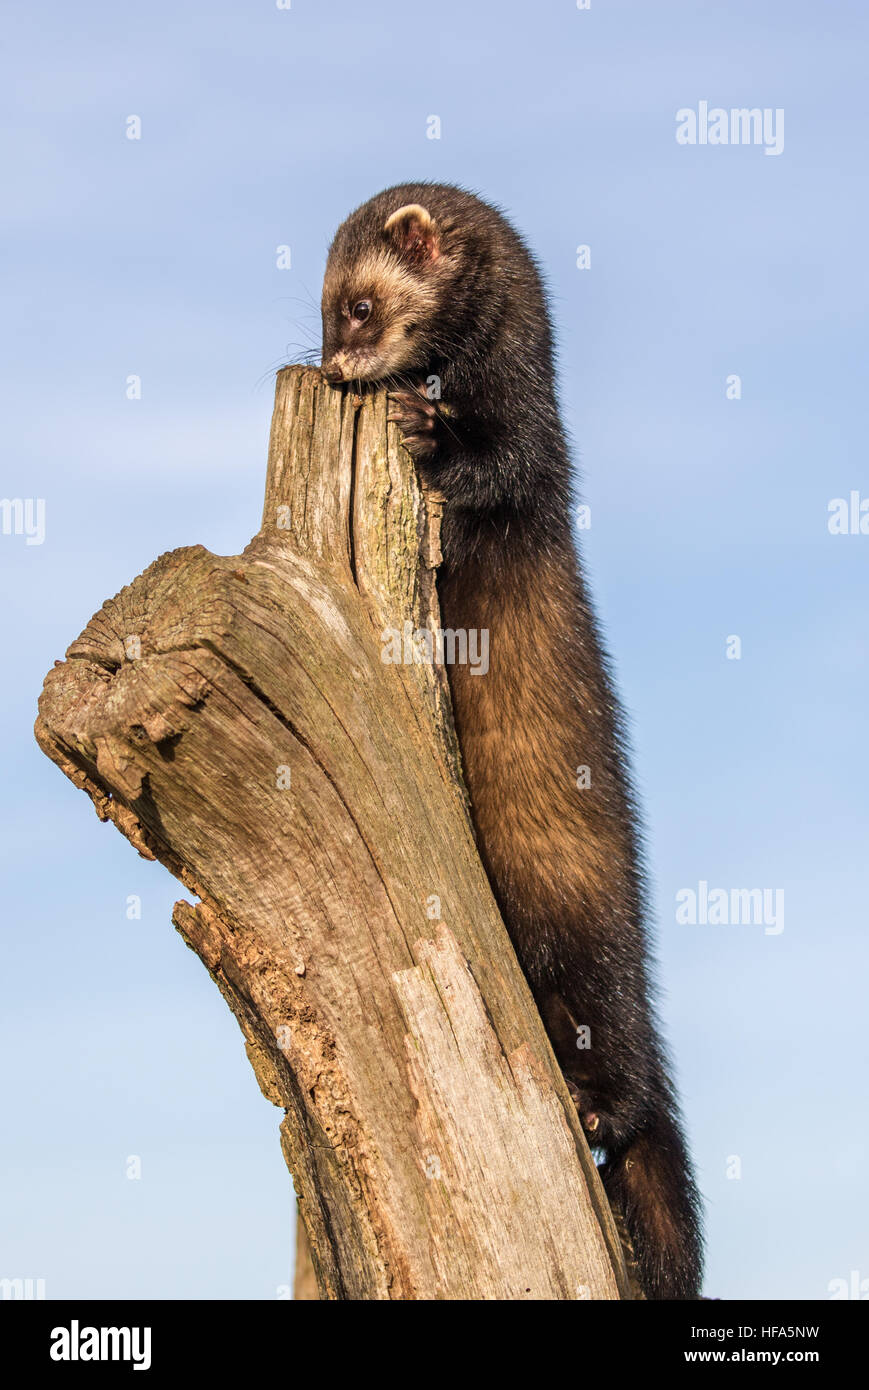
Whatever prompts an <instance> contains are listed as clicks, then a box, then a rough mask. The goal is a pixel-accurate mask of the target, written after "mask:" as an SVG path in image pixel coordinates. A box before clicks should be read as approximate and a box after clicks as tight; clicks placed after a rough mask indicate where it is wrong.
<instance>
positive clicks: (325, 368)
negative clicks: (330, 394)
mask: <svg viewBox="0 0 869 1390" xmlns="http://www.w3.org/2000/svg"><path fill="white" fill-rule="evenodd" d="M320 371H321V372H322V373H323V375H324V377H325V378H326V380H327V381H328V382H329V384H330V386H337V385H338V383H339V382H341V381H343V380H344V373H343V371H342V370H341V368H340V367H339V366H337V365H336V363H334V362H324V363H323V365H322V366H321V368H320Z"/></svg>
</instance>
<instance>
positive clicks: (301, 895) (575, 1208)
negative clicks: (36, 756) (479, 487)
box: [36, 368, 627, 1299]
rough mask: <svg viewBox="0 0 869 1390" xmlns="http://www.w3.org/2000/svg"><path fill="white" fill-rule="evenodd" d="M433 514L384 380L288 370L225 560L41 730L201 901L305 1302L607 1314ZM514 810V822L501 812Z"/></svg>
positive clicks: (138, 601)
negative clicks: (457, 709) (292, 1211)
mask: <svg viewBox="0 0 869 1390" xmlns="http://www.w3.org/2000/svg"><path fill="white" fill-rule="evenodd" d="M437 511H438V506H437V500H436V499H435V498H431V497H430V498H428V499H426V498H425V497H424V495H423V493H422V492H421V490H420V487H419V485H418V482H417V479H416V475H415V472H414V469H413V467H412V464H411V462H410V460H409V458H408V457H407V455H406V453H405V451H404V450H403V449H402V447H401V445H400V442H399V439H398V435H397V432H396V429H395V427H394V426H393V425H388V424H387V421H386V402H385V397H384V395H383V394H382V393H376V394H372V395H369V396H366V397H365V398H364V399H360V398H357V397H353V396H351V395H346V394H345V395H342V394H341V393H339V392H336V391H335V390H333V389H332V388H330V387H328V386H327V385H326V384H325V382H324V381H323V379H322V378H321V376H320V374H319V373H318V372H315V371H312V370H305V369H302V368H289V369H286V370H285V371H283V372H281V373H280V374H279V377H278V382H277V393H276V403H275V413H274V419H273V424H272V434H271V441H270V447H269V468H268V480H267V486H266V499H265V506H264V512H263V524H262V529H261V530H260V532H259V534H258V535H257V536H256V537H255V538H254V540H253V541H252V542H251V543H250V545H249V546H248V547H247V549H246V550H245V551H244V553H243V555H241V556H235V557H228V558H227V557H219V556H215V555H211V554H210V553H209V552H208V551H206V550H204V549H203V548H202V547H198V546H196V547H192V548H188V549H183V550H178V551H174V552H172V553H171V554H167V555H164V556H162V557H161V558H160V559H159V560H157V561H156V562H155V563H154V564H153V565H151V566H150V567H149V569H147V570H146V571H145V573H144V574H143V575H141V576H140V577H139V578H138V579H137V580H135V581H134V582H133V583H132V584H131V585H129V586H128V587H127V588H125V589H123V590H122V591H121V592H120V593H119V594H118V595H117V596H116V597H115V598H114V599H111V600H109V601H108V602H107V603H106V604H104V606H103V608H102V609H101V610H100V612H99V613H97V614H96V615H95V617H94V618H93V619H92V620H91V622H90V623H89V624H88V626H87V628H86V629H85V631H84V632H83V634H82V635H81V637H79V638H78V639H77V641H75V642H74V643H73V644H72V646H71V647H70V648H69V651H68V653H67V660H66V662H65V663H62V664H59V665H58V666H57V667H56V668H55V669H54V670H53V671H51V672H50V673H49V675H48V677H47V679H46V682H45V689H44V692H43V695H42V698H41V700H40V716H39V719H38V720H37V727H36V732H37V737H38V739H39V742H40V745H41V746H42V748H43V749H44V750H45V752H46V753H47V754H48V756H49V757H51V758H53V759H54V761H55V762H57V763H58V765H59V766H60V767H61V768H62V769H63V771H64V772H65V773H66V774H67V775H68V776H69V777H71V778H72V780H73V781H74V782H75V783H76V784H77V785H78V786H81V787H83V788H84V789H85V790H86V791H87V792H88V794H89V795H90V796H91V798H92V799H93V802H94V805H95V807H96V810H97V813H98V815H99V816H100V817H101V819H107V818H108V819H111V820H113V821H114V822H115V824H116V825H117V826H118V828H119V829H120V830H121V831H122V832H123V834H125V835H126V836H127V838H128V839H130V840H131V842H132V843H133V844H134V845H135V846H136V848H137V849H138V850H139V851H140V853H142V854H144V855H145V856H148V857H155V856H156V857H157V858H159V859H160V860H162V862H163V863H164V864H166V865H167V866H168V867H169V868H170V869H171V871H172V872H173V873H175V874H176V875H177V876H178V877H179V878H181V879H182V881H183V882H184V883H185V885H186V886H187V887H188V888H189V889H190V890H191V892H193V893H194V894H196V895H198V897H199V899H200V901H199V902H198V903H197V904H196V905H191V904H189V903H186V902H180V903H178V904H177V906H176V909H175V914H174V921H175V923H176V926H177V927H178V930H179V931H180V932H181V934H182V936H183V937H184V939H185V940H186V941H187V943H188V945H190V946H191V947H192V948H193V949H194V950H195V951H196V952H197V953H198V955H199V956H200V957H201V959H202V961H203V962H204V964H205V965H206V967H207V969H208V970H209V972H210V973H211V975H212V978H213V979H214V980H215V982H216V984H217V985H218V987H219V988H220V990H221V991H222V993H223V994H224V996H225V998H226V1000H227V1002H228V1004H229V1005H230V1007H231V1008H232V1010H233V1012H234V1013H235V1015H236V1017H237V1018H238V1021H239V1023H240V1025H241V1028H242V1032H243V1034H244V1037H245V1042H246V1047H247V1051H248V1055H249V1057H250V1061H251V1064H252V1066H253V1068H254V1071H255V1073H256V1075H257V1078H258V1080H259V1083H260V1086H261V1088H262V1090H263V1092H264V1094H265V1095H266V1096H267V1097H268V1098H269V1099H270V1100H272V1101H273V1102H274V1103H275V1104H276V1105H279V1106H281V1107H282V1108H284V1109H285V1110H286V1117H285V1119H284V1121H283V1123H282V1126H281V1131H282V1145H283V1148H284V1152H285V1155H286V1159H287V1163H288V1166H289V1168H290V1171H291V1173H292V1174H293V1177H294V1181H295V1185H296V1190H297V1193H298V1196H299V1209H300V1212H301V1214H302V1216H303V1219H304V1222H305V1227H306V1232H307V1236H308V1239H309V1241H310V1247H311V1254H312V1257H313V1262H314V1266H315V1268H316V1271H317V1280H318V1283H319V1290H320V1296H321V1297H323V1298H366V1299H371V1298H389V1299H437V1298H506V1299H521V1298H557V1299H575V1298H578V1297H579V1298H615V1297H618V1296H619V1291H620V1290H621V1292H622V1296H627V1292H626V1283H625V1275H624V1267H623V1262H622V1258H621V1251H620V1247H619V1244H618V1240H617V1237H616V1234H615V1230H614V1227H613V1224H612V1219H611V1217H610V1214H609V1209H608V1207H607V1205H606V1200H605V1198H604V1196H603V1191H602V1188H601V1185H600V1182H599V1180H598V1177H597V1173H596V1170H595V1167H594V1163H593V1161H592V1158H591V1155H590V1154H589V1151H588V1148H587V1146H586V1143H585V1140H584V1138H583V1135H582V1132H581V1130H580V1128H579V1125H578V1122H577V1118H576V1114H575V1110H574V1107H573V1105H572V1104H571V1101H570V1098H569V1096H568V1093H567V1090H566V1087H565V1084H564V1080H563V1078H562V1076H561V1074H560V1072H559V1070H558V1067H557V1064H556V1063H555V1059H554V1057H553V1055H552V1052H551V1049H550V1047H549V1043H548V1041H547V1039H546V1036H545V1033H544V1031H543V1027H542V1024H541V1022H540V1018H539V1016H538V1014H537V1011H536V1009H535V1006H534V1002H533V999H532V998H531V994H530V991H529V990H528V987H527V984H526V982H525V980H524V977H523V976H522V973H521V970H520V969H519V966H518V964H517V961H516V958H515V955H514V953H513V951H512V948H511V946H510V943H509V939H508V937H507V934H506V930H505V928H504V925H503V922H502V921H501V918H500V916H499V914H498V911H497V908H496V906H495V903H494V900H493V898H492V894H491V891H490V889H489V885H488V882H487V880H486V877H485V874H484V872H483V869H482V866H481V864H480V861H479V858H478V855H477V852H476V848H475V845H474V839H473V832H472V828H471V823H470V818H469V815H468V810H467V803H466V800H465V797H464V792H463V789H462V784H461V780H460V776H459V772H458V767H459V755H458V747H457V743H456V739H455V734H454V731H453V726H452V721H451V718H450V713H449V690H448V685H447V682H446V678H445V673H444V671H443V670H442V668H440V667H437V666H435V665H433V664H431V663H429V662H425V661H423V662H419V663H417V662H414V661H413V660H412V659H411V660H409V661H408V664H403V663H402V664H400V665H395V664H389V663H387V662H385V661H384V660H383V659H382V658H383V656H384V654H385V650H386V649H385V644H384V641H383V639H382V634H383V633H384V631H385V630H388V629H396V630H398V631H399V632H402V633H403V632H404V626H405V623H406V622H408V621H409V622H410V623H411V625H412V629H426V628H427V629H429V630H432V629H434V628H436V627H437V624H438V608H437V592H436V587H435V565H436V563H437V560H438V558H439V550H438V537H437ZM505 814H509V808H505Z"/></svg>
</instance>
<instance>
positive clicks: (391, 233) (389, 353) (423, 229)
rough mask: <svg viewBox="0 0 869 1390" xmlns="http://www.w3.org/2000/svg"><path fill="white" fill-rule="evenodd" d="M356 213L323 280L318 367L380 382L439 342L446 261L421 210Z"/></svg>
mask: <svg viewBox="0 0 869 1390" xmlns="http://www.w3.org/2000/svg"><path fill="white" fill-rule="evenodd" d="M373 209H374V204H373V203H372V204H367V205H366V206H365V207H364V208H361V209H359V211H358V212H357V213H355V214H354V215H353V216H352V217H350V218H348V220H347V221H346V222H345V223H344V225H343V226H342V227H341V228H340V229H339V231H338V234H337V235H336V237H335V240H334V242H333V243H332V246H331V249H330V251H329V260H328V264H327V266H326V276H325V279H324V281H323V304H322V309H323V357H322V370H323V373H324V375H325V376H326V377H327V378H328V379H329V381H332V382H339V381H350V380H353V379H357V380H362V381H379V380H381V379H382V378H384V377H388V376H391V375H393V374H394V373H396V372H406V371H412V370H414V369H419V368H422V367H425V366H426V364H427V363H428V362H429V361H430V360H431V357H432V352H433V349H434V347H435V344H436V343H437V341H438V324H439V322H440V320H441V318H442V312H441V311H442V305H443V303H444V298H445V295H446V293H447V290H448V287H449V283H450V281H451V279H452V257H451V255H450V254H449V252H448V250H447V248H446V245H445V241H444V237H443V235H442V229H441V228H440V227H439V226H438V224H437V222H436V221H435V219H434V218H433V217H432V216H431V214H430V213H429V211H428V209H427V208H424V207H422V206H421V205H420V204H419V203H408V204H406V205H405V206H404V207H400V208H397V209H396V210H395V212H392V213H389V214H388V215H387V216H383V214H382V212H381V213H379V214H378V215H377V222H376V223H375V224H373V225H372V221H371V214H372V211H373Z"/></svg>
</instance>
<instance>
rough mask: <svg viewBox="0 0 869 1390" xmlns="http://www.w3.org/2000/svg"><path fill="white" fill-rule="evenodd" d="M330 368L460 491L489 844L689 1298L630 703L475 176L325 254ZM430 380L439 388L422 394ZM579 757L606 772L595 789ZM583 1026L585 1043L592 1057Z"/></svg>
mask: <svg viewBox="0 0 869 1390" xmlns="http://www.w3.org/2000/svg"><path fill="white" fill-rule="evenodd" d="M399 209H406V211H405V212H403V213H401V214H400V215H399V217H398V218H397V219H396V218H394V216H393V215H394V214H395V213H396V212H397V211H398V210H399ZM387 223H389V226H388V227H387ZM358 304H362V308H361V309H360V310H359V317H358V318H355V317H354V312H355V310H354V306H356V305H358ZM366 305H370V309H368V310H367V311H366V310H365V306H366ZM323 367H324V371H325V372H326V373H327V375H329V377H330V379H331V380H339V379H350V378H353V377H358V378H360V379H377V380H386V381H387V382H389V383H390V385H391V386H392V388H393V399H394V418H396V419H398V420H399V423H400V424H401V427H402V431H403V435H404V438H405V441H406V443H407V444H408V447H409V448H410V449H411V452H412V453H413V454H414V457H415V458H416V459H417V461H418V462H419V464H420V467H421V468H422V469H423V471H424V473H425V475H426V477H427V478H428V480H429V481H430V482H431V483H432V484H433V485H434V486H436V487H438V488H439V489H440V490H441V491H442V492H443V493H444V495H445V497H446V506H445V513H444V533H443V541H444V556H445V562H444V566H443V569H442V571H441V573H440V576H439V584H438V588H439V594H440V600H441V610H442V615H443V624H444V627H449V628H454V629H465V630H468V631H470V630H472V629H476V630H478V631H480V630H483V629H487V630H488V632H489V661H490V665H489V671H488V674H486V675H485V676H481V675H473V674H471V672H470V670H469V668H468V667H467V666H462V665H454V666H453V667H451V668H450V672H449V675H450V685H451V690H452V696H453V705H454V710H455V717H456V726H457V730H458V735H459V742H460V745H461V749H462V757H463V761H464V768H465V775H466V779H467V783H468V789H469V791H470V796H471V803H472V807H473V813H474V821H475V826H476V831H477V837H478V842H479V847H480V853H481V856H482V858H483V862H484V864H485V866H486V870H487V872H488V874H489V877H490V880H491V882H492V885H493V888H494V891H495V894H496V897H497V899H498V902H499V905H500V907H501V910H502V912H503V914H504V919H505V921H506V923H507V926H508V928H509V931H510V935H511V938H512V940H513V943H514V945H515V947H516V950H517V953H518V955H519V958H520V960H521V962H522V965H523V968H524V970H525V972H526V974H527V976H528V979H529V982H530V984H531V987H532V989H533V991H534V995H535V998H536V1000H537V1004H538V1007H539V1008H540V1011H541V1015H542V1017H543V1020H544V1022H545V1024H546V1027H547V1031H548V1032H549V1036H550V1038H551V1040H552V1043H553V1046H554V1048H555V1050H556V1053H557V1056H558V1059H559V1062H560V1064H561V1066H562V1069H563V1070H564V1073H565V1076H566V1077H567V1079H568V1082H569V1084H570V1085H571V1089H572V1092H573V1094H574V1095H575V1097H576V1100H577V1104H578V1107H579V1110H580V1115H581V1116H582V1119H583V1123H584V1125H585V1127H586V1131H587V1133H588V1136H589V1140H590V1142H591V1143H592V1144H593V1145H595V1146H597V1147H599V1148H600V1149H602V1150H603V1151H604V1154H605V1162H604V1165H603V1168H602V1174H603V1177H604V1181H605V1185H606V1188H607V1192H608V1195H609V1197H610V1200H611V1201H612V1202H613V1204H614V1205H615V1206H616V1207H617V1208H618V1210H619V1211H620V1213H621V1215H622V1217H623V1219H624V1223H625V1225H626V1226H627V1230H628V1232H629V1236H630V1240H631V1242H632V1244H633V1246H634V1250H635V1253H636V1258H637V1263H638V1268H639V1275H640V1279H641V1282H642V1285H643V1287H644V1290H645V1292H646V1293H647V1295H648V1296H649V1297H652V1298H678V1297H696V1296H697V1295H698V1293H699V1284H700V1273H701V1243H700V1234H699V1220H698V1209H699V1203H698V1199H697V1194H696V1189H695V1187H694V1183H693V1179H692V1176H691V1171H690V1166H689V1162H688V1158H687V1155H686V1152H685V1146H684V1142H683V1139H682V1135H681V1131H680V1126H679V1121H678V1116H677V1111H676V1105H675V1101H674V1097H673V1093H672V1088H671V1086H670V1083H669V1080H668V1078H667V1072H666V1067H665V1061H664V1057H663V1052H662V1048H661V1045H660V1043H659V1041H658V1037H657V1032H656V1028H655V1024H654V1018H653V1013H652V1009H651V1006H650V1002H649V999H650V984H649V976H648V965H647V945H646V938H645V930H644V924H643V912H642V903H643V897H644V889H643V881H642V873H641V869H640V865H639V852H638V836H637V831H636V816H635V812H634V807H633V801H632V796H631V792H630V786H629V781H628V776H627V773H626V767H625V758H624V754H623V747H624V740H623V737H622V731H621V715H620V712H619V709H618V706H617V703H616V701H615V698H614V695H613V692H612V688H611V685H610V681H609V677H608V674H607V668H606V662H605V658H604V656H603V653H602V650H601V646H600V642H599V639H598V634H597V629H596V624H595V621H594V616H593V613H592V611H591V608H590V606H589V603H588V600H587V598H586V595H585V592H584V588H583V584H582V579H581V576H580V571H579V565H578V560H577V556H576V552H575V549H574V544H573V540H572V535H571V525H570V480H569V461H568V456H567V450H566V447H565V443H564V438H563V432H562V428H561V423H560V419H559V414H558V408H557V404H556V401H555V395H554V386H553V378H554V373H553V364H552V344H551V334H550V327H549V316H548V311H547V306H546V301H545V296H544V292H543V289H542V286H541V282H540V278H539V275H538V272H537V269H536V267H535V265H534V262H533V260H532V258H531V256H530V255H529V253H528V252H527V250H526V248H525V247H524V245H523V243H522V242H521V240H520V238H519V237H518V236H517V234H516V233H515V232H514V231H513V229H512V228H511V227H510V226H509V224H508V223H507V222H506V221H505V220H504V218H503V217H502V216H501V214H500V213H499V212H498V211H497V210H495V209H494V208H491V207H489V206H488V205H487V204H485V203H483V202H481V201H480V200H479V199H477V198H475V197H474V196H473V195H471V194H468V193H465V192H463V191H462V190H460V189H455V188H451V187H446V186H442V185H429V184H412V185H404V186H402V187H398V188H394V189H389V190H387V191H386V192H385V193H381V194H379V195H378V196H377V197H376V198H373V199H372V200H371V201H370V202H369V203H366V204H365V205H364V206H363V207H361V208H359V209H358V210H357V211H356V212H355V213H353V214H352V216H351V217H350V218H348V220H347V221H346V222H345V223H344V224H343V226H342V227H341V228H340V229H339V231H338V234H337V235H336V237H335V240H334V242H333V245H332V248H331V250H330V255H329V263H328V267H327V271H326V279H325V283H324V291H323ZM431 378H437V379H438V382H439V384H440V388H441V392H442V399H441V400H434V401H432V400H429V399H428V394H426V393H424V392H423V393H421V392H420V388H419V383H420V381H421V380H422V381H425V380H430V379H431ZM429 394H430V393H429ZM580 766H587V767H589V768H590V769H591V786H590V787H588V788H586V789H584V790H580V789H579V788H578V787H577V769H578V768H579V767H580ZM582 1026H586V1027H587V1028H590V1030H591V1047H590V1048H588V1049H583V1050H580V1049H578V1047H577V1029H578V1028H580V1027H582Z"/></svg>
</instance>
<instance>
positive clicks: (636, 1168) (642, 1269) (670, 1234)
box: [600, 1099, 703, 1299]
mask: <svg viewBox="0 0 869 1390" xmlns="http://www.w3.org/2000/svg"><path fill="white" fill-rule="evenodd" d="M600 1174H601V1177H602V1179H603V1183H604V1188H605V1189H606V1194H607V1198H608V1199H609V1203H610V1206H611V1207H612V1208H613V1211H614V1213H615V1214H616V1215H617V1217H618V1216H620V1217H621V1218H622V1220H623V1221H624V1224H625V1227H626V1229H627V1233H628V1236H629V1239H630V1243H631V1246H632V1247H633V1254H634V1256H635V1259H636V1268H637V1274H638V1277H639V1282H640V1284H641V1286H642V1288H643V1291H644V1293H645V1295H646V1297H647V1298H655V1299H658V1298H660V1299H671V1298H699V1296H700V1282H701V1277H702V1258H703V1251H702V1241H701V1236H700V1224H699V1199H698V1195H697V1189H696V1187H695V1185H694V1179H693V1177H692V1176H691V1172H690V1169H689V1166H688V1159H687V1155H686V1152H685V1144H684V1141H683V1138H682V1134H681V1132H680V1130H679V1126H678V1124H677V1122H676V1121H675V1119H674V1118H673V1116H672V1114H671V1113H670V1110H669V1106H668V1104H667V1101H666V1100H665V1099H662V1102H661V1105H660V1108H659V1109H658V1110H656V1111H653V1112H651V1113H650V1114H649V1116H648V1119H647V1121H646V1123H645V1124H644V1125H643V1127H642V1128H641V1129H640V1130H639V1131H638V1132H637V1134H636V1135H635V1137H634V1138H633V1139H632V1140H631V1141H630V1142H629V1143H628V1144H627V1145H626V1146H625V1147H624V1148H623V1149H622V1150H621V1151H618V1152H615V1153H613V1154H612V1155H611V1156H608V1158H607V1161H606V1163H605V1164H604V1165H603V1167H602V1168H601V1170H600Z"/></svg>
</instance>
